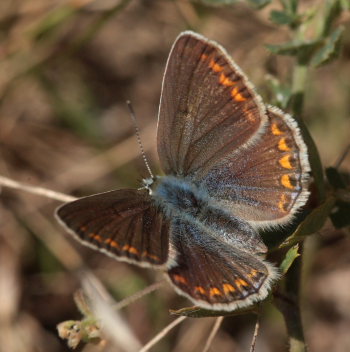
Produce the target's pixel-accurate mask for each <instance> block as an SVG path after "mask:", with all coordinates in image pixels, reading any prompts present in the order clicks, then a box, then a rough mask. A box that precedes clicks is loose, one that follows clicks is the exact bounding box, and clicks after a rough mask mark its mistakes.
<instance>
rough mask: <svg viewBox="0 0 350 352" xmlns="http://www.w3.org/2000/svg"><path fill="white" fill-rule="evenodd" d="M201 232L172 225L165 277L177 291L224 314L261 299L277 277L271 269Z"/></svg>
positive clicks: (190, 226)
mask: <svg viewBox="0 0 350 352" xmlns="http://www.w3.org/2000/svg"><path fill="white" fill-rule="evenodd" d="M203 231H204V230H203V229H200V228H199V227H197V225H195V224H194V223H189V222H184V221H181V220H176V221H174V222H173V223H172V225H171V228H170V233H171V234H170V236H171V247H170V250H169V257H170V258H169V261H168V276H169V278H170V281H171V283H172V284H173V285H174V287H175V289H176V290H177V292H178V293H180V294H181V295H183V296H185V297H187V298H189V299H190V300H191V301H192V302H194V303H195V304H196V305H198V306H200V307H202V308H206V309H211V310H213V309H214V310H223V311H232V310H235V309H236V308H240V307H245V306H248V305H251V304H252V303H254V302H255V301H258V300H262V299H264V298H265V297H266V296H267V294H268V290H269V289H270V286H271V282H272V281H273V280H275V279H276V277H277V274H276V271H275V270H274V268H273V267H272V266H271V265H269V264H268V263H266V262H264V261H263V260H262V259H260V257H259V256H257V255H252V254H249V253H247V252H244V251H242V250H239V249H238V248H237V247H235V246H229V245H227V243H224V242H221V241H220V240H218V239H217V238H216V239H215V238H213V237H211V236H210V234H209V233H204V232H203Z"/></svg>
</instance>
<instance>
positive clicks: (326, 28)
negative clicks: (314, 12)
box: [322, 0, 342, 37]
mask: <svg viewBox="0 0 350 352" xmlns="http://www.w3.org/2000/svg"><path fill="white" fill-rule="evenodd" d="M341 11H342V9H341V4H340V1H339V0H331V1H327V3H326V10H325V14H324V16H323V18H324V21H323V30H322V37H326V36H327V35H329V33H330V32H331V29H332V25H333V23H334V21H335V20H336V19H337V17H338V16H339V15H340V13H341Z"/></svg>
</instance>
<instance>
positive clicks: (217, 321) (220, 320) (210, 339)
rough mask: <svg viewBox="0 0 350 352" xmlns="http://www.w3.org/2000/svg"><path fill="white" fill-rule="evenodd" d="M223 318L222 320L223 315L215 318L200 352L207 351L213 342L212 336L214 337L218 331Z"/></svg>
mask: <svg viewBox="0 0 350 352" xmlns="http://www.w3.org/2000/svg"><path fill="white" fill-rule="evenodd" d="M223 320H224V317H218V318H216V320H215V323H214V326H213V328H212V329H211V332H210V335H209V337H208V339H207V342H206V343H205V346H204V348H203V351H202V352H208V351H209V348H210V346H211V344H212V342H213V340H214V338H215V336H216V334H217V332H218V330H219V328H220V326H221V323H222V321H223Z"/></svg>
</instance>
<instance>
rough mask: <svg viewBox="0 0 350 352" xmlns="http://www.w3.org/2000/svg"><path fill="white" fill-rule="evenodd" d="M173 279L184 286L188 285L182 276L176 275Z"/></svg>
mask: <svg viewBox="0 0 350 352" xmlns="http://www.w3.org/2000/svg"><path fill="white" fill-rule="evenodd" d="M173 279H174V280H175V281H177V282H180V283H182V284H185V285H186V284H187V280H186V278H184V277H183V276H181V275H178V274H175V275H174V276H173Z"/></svg>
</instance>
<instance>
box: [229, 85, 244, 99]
mask: <svg viewBox="0 0 350 352" xmlns="http://www.w3.org/2000/svg"><path fill="white" fill-rule="evenodd" d="M231 96H232V98H233V99H234V100H236V101H245V100H246V98H245V97H244V96H243V95H242V94H241V93H239V92H238V88H237V87H234V88H233V89H232V91H231Z"/></svg>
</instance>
